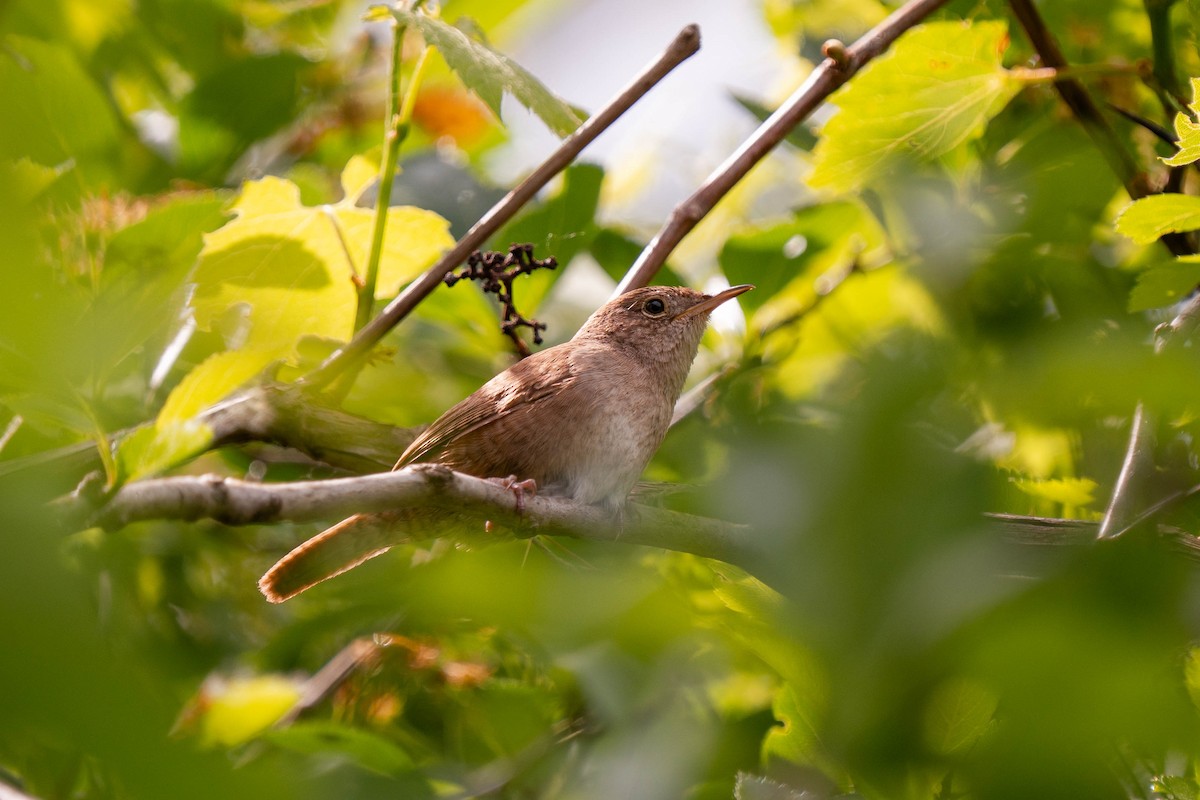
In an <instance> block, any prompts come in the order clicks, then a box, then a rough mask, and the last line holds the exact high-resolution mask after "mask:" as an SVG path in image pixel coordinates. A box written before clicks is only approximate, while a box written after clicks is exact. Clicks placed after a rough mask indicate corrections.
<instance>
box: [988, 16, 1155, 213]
mask: <svg viewBox="0 0 1200 800" xmlns="http://www.w3.org/2000/svg"><path fill="white" fill-rule="evenodd" d="M1009 6H1010V7H1011V8H1012V11H1013V16H1015V17H1016V18H1017V22H1019V23H1020V24H1021V28H1022V29H1024V31H1025V35H1026V36H1028V37H1029V42H1030V44H1032V45H1033V49H1034V50H1035V51H1037V54H1038V57H1039V58H1040V59H1041V62H1042V64H1043V65H1044V66H1047V67H1051V68H1053V69H1056V70H1068V69H1069V68H1070V67H1069V65H1068V64H1067V59H1066V58H1065V57H1064V56H1063V54H1062V50H1060V49H1059V47H1058V42H1057V41H1055V39H1054V35H1053V34H1051V33H1050V30H1049V29H1048V28H1047V27H1046V24H1045V22H1043V21H1042V17H1041V15H1040V14H1038V11H1037V9H1036V8H1034V5H1033V3H1032V2H1031V0H1009ZM1054 88H1055V90H1057V91H1058V94H1059V96H1060V97H1061V98H1062V100H1063V102H1064V103H1066V104H1067V107H1068V108H1070V109H1071V113H1072V114H1074V115H1075V118H1076V119H1077V120H1079V122H1080V124H1081V125H1083V129H1084V131H1085V132H1086V133H1087V135H1088V137H1089V138H1090V139H1091V140H1092V143H1093V144H1095V145H1096V148H1097V149H1098V150H1099V151H1100V154H1101V155H1102V156H1104V160H1105V161H1107V162H1108V165H1109V167H1110V168H1111V169H1112V171H1113V173H1114V174H1115V175H1116V176H1117V178H1118V179H1119V180H1120V181H1121V184H1122V185H1123V186H1124V187H1125V191H1126V192H1128V193H1129V196H1130V197H1132V198H1133V199H1134V200H1136V199H1138V198H1139V197H1144V196H1145V195H1147V194H1148V193H1149V188H1148V186H1147V182H1146V176H1145V175H1143V174H1142V173H1141V171H1140V170H1138V167H1137V164H1136V163H1135V162H1134V160H1133V157H1132V156H1131V155H1130V154H1129V152H1128V151H1126V149H1125V147H1124V146H1123V145H1122V144H1121V142H1120V141H1119V140H1118V139H1117V137H1116V135H1115V134H1114V133H1113V130H1112V128H1111V127H1109V124H1108V120H1106V119H1105V118H1104V115H1103V114H1101V113H1100V109H1099V107H1097V106H1096V104H1095V103H1094V102H1093V101H1092V97H1091V95H1089V94H1088V91H1087V89H1086V88H1085V87H1084V85H1083V84H1082V83H1080V82H1079V81H1078V80H1076V79H1075V78H1064V79H1061V80H1058V81H1055V82H1054Z"/></svg>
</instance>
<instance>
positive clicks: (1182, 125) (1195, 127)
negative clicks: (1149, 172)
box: [1163, 78, 1200, 167]
mask: <svg viewBox="0 0 1200 800" xmlns="http://www.w3.org/2000/svg"><path fill="white" fill-rule="evenodd" d="M1188 109H1189V110H1190V111H1191V112H1192V116H1188V115H1187V114H1184V113H1182V112H1180V113H1178V114H1176V115H1175V138H1176V140H1177V141H1176V144H1177V145H1178V146H1179V152H1177V153H1176V154H1175V155H1173V156H1171V157H1170V158H1164V159H1163V163H1165V164H1170V165H1171V166H1173V167H1182V166H1184V165H1185V164H1191V163H1193V162H1194V161H1196V160H1198V159H1200V123H1197V122H1196V120H1195V119H1193V117H1195V116H1196V115H1198V114H1200V78H1192V102H1191V103H1189V104H1188Z"/></svg>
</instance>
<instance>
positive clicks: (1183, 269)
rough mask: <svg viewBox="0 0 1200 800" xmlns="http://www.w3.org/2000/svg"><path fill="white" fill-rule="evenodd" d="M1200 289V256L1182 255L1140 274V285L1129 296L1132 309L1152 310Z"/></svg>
mask: <svg viewBox="0 0 1200 800" xmlns="http://www.w3.org/2000/svg"><path fill="white" fill-rule="evenodd" d="M1197 286H1200V256H1180V257H1179V258H1177V259H1175V260H1174V261H1172V262H1168V263H1167V264H1165V265H1164V266H1159V267H1151V268H1149V269H1147V270H1145V271H1144V272H1142V273H1141V274H1140V275H1138V280H1137V285H1136V286H1134V287H1133V291H1132V292H1130V293H1129V310H1130V311H1148V310H1150V309H1152V308H1162V307H1163V306H1169V305H1173V304H1174V303H1178V302H1179V301H1180V300H1182V299H1183V298H1185V297H1187V296H1188V295H1189V294H1191V293H1192V290H1193V289H1195V288H1196V287H1197Z"/></svg>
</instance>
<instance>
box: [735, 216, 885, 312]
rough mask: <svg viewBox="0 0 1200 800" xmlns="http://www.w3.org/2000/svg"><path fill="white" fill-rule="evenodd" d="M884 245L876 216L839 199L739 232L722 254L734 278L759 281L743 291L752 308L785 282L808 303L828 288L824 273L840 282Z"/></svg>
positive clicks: (876, 255)
mask: <svg viewBox="0 0 1200 800" xmlns="http://www.w3.org/2000/svg"><path fill="white" fill-rule="evenodd" d="M883 247H884V234H883V231H882V229H881V228H880V227H879V224H878V223H877V222H876V221H875V219H874V217H872V216H871V214H870V213H869V212H868V211H867V210H866V209H864V208H863V207H862V206H861V205H860V204H858V203H855V202H852V201H837V202H832V203H821V204H818V205H812V206H807V207H805V208H802V209H799V210H797V211H795V212H793V215H792V219H791V220H790V221H788V222H784V223H780V224H774V225H770V226H767V227H764V228H759V229H751V230H747V231H744V232H738V233H735V234H733V235H732V236H730V237H729V238H728V239H727V240H726V242H725V246H724V247H723V248H721V252H720V255H719V256H718V258H719V261H720V264H721V270H722V272H724V274H725V276H726V277H727V278H729V281H730V283H733V284H738V283H753V284H754V285H755V286H757V287H758V289H757V290H756V291H754V292H751V293H749V294H747V295H744V296H743V298H742V301H741V302H742V303H743V305H744V306H745V307H746V308H748V309H756V308H758V307H760V306H762V305H764V304H766V303H770V302H771V301H772V300H776V299H778V298H780V297H781V296H782V295H784V294H785V287H787V289H786V294H787V295H788V297H789V298H795V299H796V300H798V301H799V303H800V304H801V306H807V305H808V304H809V303H811V302H812V301H813V300H814V299H815V298H816V296H817V293H818V290H820V289H821V288H822V287H821V286H819V285H818V280H819V279H821V278H822V277H825V278H826V279H827V280H832V281H833V282H834V283H836V281H837V280H840V278H841V276H842V275H843V274H844V273H845V271H846V270H848V269H849V268H850V267H851V266H853V265H856V264H859V262H860V260H866V261H869V260H872V259H877V258H879V256H880V252H881V250H882V248H883ZM830 285H833V284H832V283H831V284H830ZM825 288H826V291H827V290H828V287H825Z"/></svg>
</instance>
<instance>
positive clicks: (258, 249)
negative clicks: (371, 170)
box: [192, 160, 453, 358]
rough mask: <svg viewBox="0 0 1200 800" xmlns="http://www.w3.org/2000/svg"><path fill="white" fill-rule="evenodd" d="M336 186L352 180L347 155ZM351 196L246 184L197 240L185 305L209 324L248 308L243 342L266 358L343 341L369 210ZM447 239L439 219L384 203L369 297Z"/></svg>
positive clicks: (366, 241) (354, 165)
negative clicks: (310, 344)
mask: <svg viewBox="0 0 1200 800" xmlns="http://www.w3.org/2000/svg"><path fill="white" fill-rule="evenodd" d="M347 170H348V172H349V173H350V174H348V175H346V176H344V179H343V182H344V183H345V185H347V186H350V187H352V188H353V187H354V186H358V185H360V184H361V181H362V177H363V172H364V170H363V169H362V165H361V164H360V163H359V162H358V161H356V160H354V161H352V162H351V164H350V165H349V166H348V168H347ZM353 203H354V198H353V197H346V198H343V200H342V201H340V202H339V203H337V204H335V205H327V206H321V207H310V206H305V205H302V204H301V202H300V192H299V189H298V188H297V187H296V185H295V184H293V183H291V182H290V181H286V180H283V179H281V178H274V177H267V178H263V179H262V180H258V181H248V182H247V183H246V184H245V185H244V186H243V187H242V192H241V194H240V195H239V196H238V199H237V201H236V202H235V203H234V206H233V210H234V212H235V213H236V215H237V216H236V218H235V219H234V220H233V221H231V222H230V223H228V224H227V225H225V226H224V227H222V228H221V229H219V230H217V231H215V232H213V233H211V234H209V235H208V236H207V237H206V238H205V243H204V249H203V251H202V252H201V254H200V261H199V264H198V265H197V268H196V272H195V276H194V280H195V282H196V292H195V294H194V296H193V298H192V307H193V309H194V310H195V312H196V322H197V324H198V325H199V327H200V328H201V329H203V330H217V329H218V327H219V325H220V324H221V321H222V319H223V317H224V315H226V313H227V312H228V311H229V310H230V309H231V308H234V307H236V306H244V307H246V308H247V309H248V319H249V329H248V331H247V332H246V336H245V341H244V346H245V347H246V348H248V349H253V350H261V351H263V352H265V353H269V354H271V355H272V356H273V357H282V358H288V357H291V356H293V355H294V354H295V352H296V346H297V343H298V342H299V340H300V339H301V337H303V336H308V335H311V336H320V337H326V338H330V339H339V340H344V339H346V338H347V337H349V335H350V334H351V333H352V331H353V327H354V313H355V306H356V302H357V301H356V297H357V295H356V291H355V287H354V282H353V278H354V275H356V274H358V273H359V272H360V271H361V270H362V268H363V267H364V265H365V264H366V261H367V252H368V248H369V245H370V241H371V236H370V232H371V226H372V221H373V214H374V212H373V211H372V210H371V209H366V208H357V207H355V206H354V205H353ZM452 244H453V240H452V239H451V237H450V234H449V230H448V224H447V223H446V221H445V220H444V219H443V218H442V217H440V216H438V215H437V214H434V213H433V212H431V211H425V210H423V209H419V208H412V207H408V206H396V207H392V208H390V209H388V221H387V235H386V237H385V239H384V247H383V254H382V258H381V260H380V265H379V280H378V283H377V285H376V295H377V296H388V295H391V294H394V293H395V292H396V291H397V290H398V289H399V287H400V285H401V284H402V283H403V282H405V281H406V280H408V279H410V278H413V277H415V276H416V275H418V274H420V273H421V272H422V271H423V270H424V269H425V268H427V267H428V266H429V265H430V264H432V263H433V262H434V260H435V259H436V258H437V257H438V256H440V255H441V253H442V252H443V251H444V250H445V249H446V248H448V247H450V246H451V245H452Z"/></svg>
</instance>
